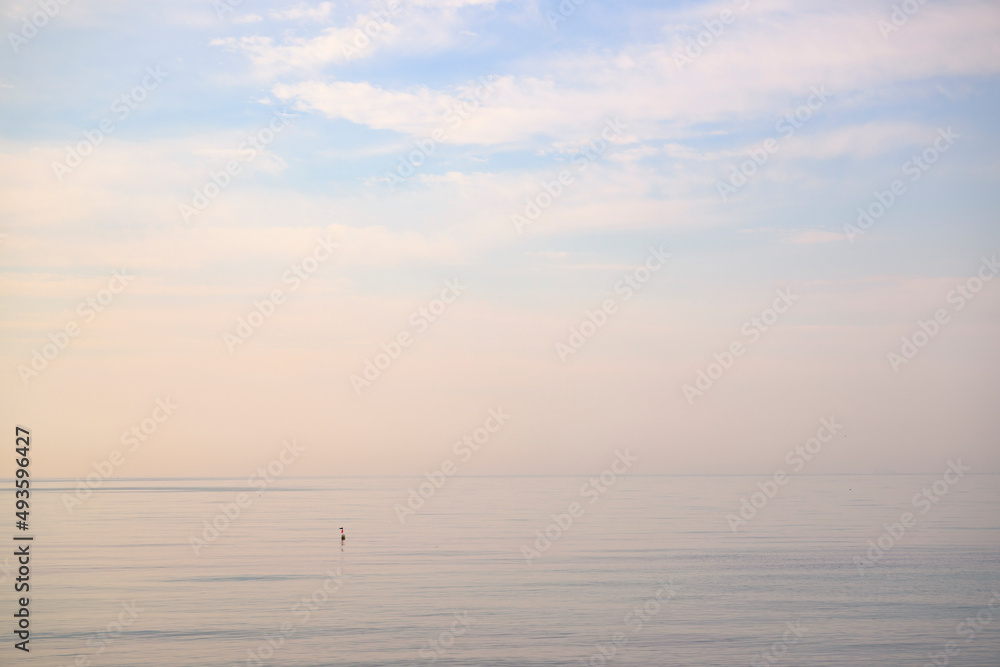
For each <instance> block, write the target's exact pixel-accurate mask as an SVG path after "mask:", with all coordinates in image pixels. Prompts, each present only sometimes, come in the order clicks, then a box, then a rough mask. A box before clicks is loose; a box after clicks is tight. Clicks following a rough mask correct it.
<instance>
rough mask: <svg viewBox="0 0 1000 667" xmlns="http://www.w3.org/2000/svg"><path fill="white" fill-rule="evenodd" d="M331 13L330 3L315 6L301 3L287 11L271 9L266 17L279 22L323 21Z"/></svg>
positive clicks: (331, 6) (331, 4)
mask: <svg viewBox="0 0 1000 667" xmlns="http://www.w3.org/2000/svg"><path fill="white" fill-rule="evenodd" d="M331 11H333V3H332V2H321V3H319V4H318V5H316V6H312V5H309V4H307V3H305V2H303V3H300V4H298V5H295V6H294V7H289V8H288V9H283V10H276V9H272V10H271V11H270V13H269V14H268V15H269V16H270V17H271V18H272V19H276V20H279V21H294V20H297V19H313V20H323V19H326V18H328V17H329V16H330V12H331Z"/></svg>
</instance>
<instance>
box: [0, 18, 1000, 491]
mask: <svg viewBox="0 0 1000 667" xmlns="http://www.w3.org/2000/svg"><path fill="white" fill-rule="evenodd" d="M900 6H901V5H897V8H896V9H895V10H894V5H893V3H892V2H889V1H888V0H886V1H874V2H873V1H870V0H864V1H860V0H859V1H854V0H838V1H837V2H811V3H795V2H788V1H784V0H737V1H736V2H731V1H724V2H646V1H641V0H632V1H628V2H621V3H611V2H597V1H596V0H580V1H579V2H574V1H573V0H564V1H563V3H562V5H560V3H559V2H557V1H556V0H506V1H505V0H493V1H490V0H398V1H396V2H385V1H383V0H376V1H374V2H368V1H348V2H314V3H298V2H261V1H258V0H243V1H242V2H239V1H238V0H228V1H227V2H224V1H223V0H218V1H217V2H214V3H213V2H212V0H170V1H169V2H167V1H160V0H149V1H146V2H127V1H125V0H86V1H85V0H69V1H68V2H66V3H65V4H62V3H61V2H60V1H59V0H45V1H43V2H28V1H18V2H5V3H3V7H2V9H0V12H2V17H0V19H2V21H3V24H2V32H3V35H4V44H3V45H2V47H0V109H2V112H0V113H2V120H3V123H2V126H0V128H2V129H0V202H2V204H0V234H3V236H2V240H0V257H2V261H3V264H2V266H3V268H2V274H0V285H2V290H0V294H2V299H3V310H2V313H3V319H2V337H3V345H2V350H0V365H2V367H3V369H4V371H3V373H2V374H0V377H2V380H0V382H2V387H3V396H4V413H5V414H6V415H7V422H8V424H11V425H13V424H18V425H22V426H27V427H28V428H31V429H32V433H33V434H34V435H35V442H36V445H35V448H36V451H35V458H34V459H33V462H32V465H33V466H34V474H35V475H39V476H45V477H66V478H74V479H75V478H83V477H85V476H86V475H87V474H88V473H91V472H93V470H94V468H93V466H94V464H95V463H98V464H99V463H100V462H101V461H104V460H107V459H108V457H109V456H111V455H112V453H113V452H115V451H116V450H119V451H120V452H121V453H122V460H123V462H122V463H120V464H116V466H117V467H116V469H115V472H114V475H115V476H118V477H159V476H174V475H183V476H212V475H225V476H233V477H244V476H247V475H249V474H251V473H252V472H253V471H254V470H255V469H256V468H257V467H258V466H260V465H262V464H265V463H267V462H268V461H269V460H271V459H272V458H274V457H275V456H276V455H277V454H278V453H279V451H280V450H281V442H282V441H283V440H286V439H295V440H296V441H297V442H299V443H300V444H303V445H305V447H306V452H305V453H304V454H303V455H302V457H301V459H299V461H297V462H296V463H295V464H294V466H291V467H290V470H289V472H288V474H295V475H313V474H315V475H338V474H344V475H346V474H400V475H414V474H416V475H419V474H422V473H424V472H429V471H432V470H434V469H437V468H438V467H439V466H440V465H441V464H442V462H443V461H445V460H448V459H451V460H453V461H454V462H455V463H457V464H458V468H459V472H460V474H471V475H475V474H507V473H516V474H562V473H566V474H576V473H589V472H595V471H599V470H601V469H603V468H605V467H607V466H608V465H609V464H610V463H611V462H612V460H613V459H614V456H615V455H614V451H615V450H616V449H619V448H628V449H629V450H630V451H631V452H632V453H633V454H634V455H636V456H638V459H639V460H638V463H637V464H636V466H635V468H634V471H635V472H636V473H647V474H653V473H755V474H756V473H770V472H772V471H774V470H777V469H780V468H784V467H787V465H786V463H785V455H786V452H788V451H789V450H791V449H793V448H794V447H795V446H796V445H802V444H803V443H805V442H806V441H807V439H808V438H810V437H812V436H813V435H815V434H816V432H817V428H818V427H819V426H820V420H821V419H822V418H826V419H830V418H835V419H836V420H838V421H839V422H840V423H842V424H843V427H842V429H841V430H839V432H838V433H837V435H836V438H835V439H834V440H833V441H832V442H830V443H828V444H827V445H826V446H825V447H824V448H823V450H822V453H821V454H818V455H817V456H816V457H815V459H814V460H813V461H811V462H810V463H809V465H808V467H807V468H806V469H805V470H804V471H803V472H806V473H830V472H862V473H869V472H873V471H876V470H878V471H893V472H934V473H936V472H939V471H942V470H944V469H945V468H946V467H947V461H948V460H949V459H955V458H961V460H962V461H963V463H964V464H965V465H970V466H972V468H973V472H992V473H995V472H1000V458H998V453H997V452H998V448H997V447H996V444H997V439H998V437H1000V418H998V415H997V409H996V397H997V396H998V395H1000V380H998V376H997V369H998V368H1000V352H998V346H997V343H998V341H1000V280H995V281H994V280H982V279H981V278H975V279H973V280H971V281H970V278H973V277H974V276H976V275H977V272H978V273H979V275H980V276H982V278H990V279H991V278H992V277H993V276H994V273H995V272H996V271H1000V268H996V265H995V261H996V260H995V259H993V258H996V257H998V256H1000V226H998V219H997V213H998V204H1000V188H998V187H997V186H998V178H1000V150H998V149H1000V127H998V123H997V120H996V119H997V118H998V117H1000V95H998V93H1000V86H998V74H1000V39H998V35H1000V6H998V5H997V4H996V3H995V2H976V1H956V2H948V1H946V0H930V1H928V2H926V3H923V4H918V3H917V2H916V1H915V0H914V2H913V3H912V5H910V4H907V8H908V9H909V10H911V12H912V13H911V14H906V13H905V12H904V11H903V10H902V9H900V8H899V7H900ZM44 7H49V11H50V13H52V14H54V15H52V16H51V17H50V16H47V15H45V14H44ZM560 7H561V9H560ZM53 8H55V9H53ZM894 11H895V14H894ZM32 17H34V18H32ZM32 20H34V21H35V22H36V24H41V27H38V28H37V29H36V27H35V26H34V25H31V24H30V21H32ZM108 130H110V132H108ZM276 130H277V131H276ZM248 137H250V138H251V139H250V140H248ZM914 158H916V159H914ZM227 169H229V170H230V171H229V172H228V173H227V171H226V170H227ZM740 170H742V171H740ZM560 177H561V178H562V179H563V180H562V182H560ZM219 184H221V187H220V185H219ZM893 188H895V192H894V191H893ZM202 197H204V199H202ZM880 200H881V203H880ZM203 205H204V206H203ZM536 207H537V208H536ZM859 208H862V209H864V210H868V211H870V212H871V214H872V218H870V222H868V221H866V220H864V219H863V220H862V223H863V226H859V225H858V222H857V221H858V217H859V213H858V209H859ZM317 239H320V241H321V243H320V242H318V241H317ZM318 243H319V245H318ZM333 246H335V247H333ZM329 247H333V249H332V251H330V250H327V248H329ZM654 251H655V252H654ZM656 253H659V255H657V254H656ZM668 253H669V255H670V256H669V258H667V259H663V258H662V257H663V256H664V255H665V254H668ZM657 256H659V257H660V259H656V257H657ZM307 258H311V259H307ZM984 258H985V260H986V261H985V263H984ZM647 261H648V262H649V264H647V265H646V266H647V267H649V266H652V267H655V269H656V270H651V269H649V268H646V269H637V268H636V267H639V266H640V265H643V264H644V263H645V262H647ZM991 262H993V263H991ZM303 266H305V270H304V269H303V268H302V267H303ZM991 267H992V268H991ZM310 268H311V269H313V270H312V272H311V273H308V277H306V278H304V279H303V277H302V276H306V275H307V271H308V270H309V269H310ZM116 271H117V272H119V273H120V272H122V271H124V272H125V275H126V276H131V278H128V279H124V280H123V279H116V280H115V281H112V276H113V274H114V272H116ZM296 272H298V273H301V276H300V275H298V273H296ZM629 281H632V282H634V283H635V284H636V285H637V287H635V288H634V289H633V288H632V287H628V285H629ZM109 284H110V287H111V289H109ZM449 285H450V287H449ZM102 290H107V291H104V292H102ZM115 290H117V291H115ZM275 290H279V291H280V294H279V295H278V296H279V298H278V301H279V303H277V305H275V304H273V303H272V304H271V305H270V306H269V305H268V304H266V303H264V304H263V305H260V306H258V307H259V308H260V310H263V311H266V312H269V313H270V316H269V317H267V318H264V317H263V316H259V317H258V316H252V315H251V312H252V311H253V310H254V309H255V303H257V304H261V303H263V301H264V300H265V299H270V298H271V296H272V294H273V293H274V292H275ZM779 290H780V291H781V292H782V293H783V294H785V295H786V297H785V300H784V301H782V300H781V297H780V296H778V294H777V291H779ZM977 290H978V291H977ZM963 292H964V293H965V294H966V296H962V294H963ZM442 294H444V295H445V297H447V299H448V300H450V301H451V303H447V304H446V303H445V302H444V301H437V302H436V301H435V299H440V298H441V297H442ZM789 295H790V296H789ZM627 296H628V298H626V297H627ZM88 299H91V300H96V301H95V303H97V304H98V305H99V306H100V307H101V310H100V312H98V311H97V308H96V307H95V306H93V304H91V305H87V300H88ZM101 299H104V301H105V302H106V303H104V304H101V302H100V300H101ZM606 303H610V308H609V311H611V312H610V314H607V313H603V314H597V313H596V311H598V310H600V309H602V307H603V305H605V304H606ZM789 303H790V304H791V305H788V304H789ZM81 304H82V305H81ZM773 306H777V307H778V309H780V310H784V311H785V312H782V313H778V312H777V310H775V311H768V309H769V308H772V307H773ZM421 308H424V309H427V312H428V313H430V314H432V315H433V318H434V321H433V322H432V321H430V318H429V317H426V316H425V315H421V314H420V309H421ZM271 311H273V312H271ZM442 311H443V312H442ZM588 311H589V312H590V313H591V314H592V319H594V320H597V321H598V322H599V323H600V324H601V326H597V325H593V326H591V325H589V324H588V325H585V324H584V323H585V322H587V321H588V314H587V313H588ZM435 312H436V313H438V314H436V315H434V314H433V313H435ZM935 317H938V320H937V321H935ZM241 318H242V319H243V320H244V321H247V323H248V324H247V325H244V328H243V330H242V331H243V333H244V334H245V333H249V335H248V336H243V335H241V333H240V326H241V325H240V324H239V322H240V319H241ZM248 318H249V319H248ZM752 318H756V320H754V319H752ZM762 318H763V319H762ZM261 321H262V322H263V323H262V324H260V326H259V327H254V326H252V322H257V323H260V322H261ZM921 321H923V322H924V325H923V326H924V328H923V330H922V329H921V325H920V324H919V323H920V322H921ZM755 322H760V324H759V325H758V324H757V323H755ZM765 322H770V324H765ZM67 326H69V327H70V329H72V330H73V331H76V334H75V335H72V336H71V335H70V334H66V335H65V337H62V334H60V333H59V332H65V331H66V330H67ZM246 327H249V328H246ZM573 329H576V331H577V332H578V333H577V334H573V333H572V330H573ZM585 334H590V335H585ZM401 335H402V338H403V340H409V341H410V343H409V344H408V345H407V346H406V347H401V348H400V350H399V354H398V357H397V358H395V359H392V360H391V363H389V362H390V360H389V358H388V357H384V358H381V359H379V358H378V355H379V354H380V353H382V351H383V347H382V346H383V345H385V346H386V347H387V348H388V349H389V350H390V351H393V350H395V348H394V347H393V346H392V345H391V344H390V343H391V342H392V341H394V340H399V339H400V336H401ZM904 337H905V338H906V339H907V340H908V341H910V343H913V344H914V347H913V348H908V347H907V344H904V343H903V340H902V339H903V338H904ZM914 340H916V343H921V342H922V343H923V345H917V344H916V343H914ZM60 341H62V343H64V345H62V349H58V348H59V347H60ZM234 341H238V342H234ZM734 342H738V343H740V345H741V346H737V349H740V350H742V352H740V354H739V355H738V356H735V357H733V358H732V359H731V360H730V358H728V357H727V356H726V355H727V354H729V350H730V349H731V347H732V345H733V343H734ZM46 345H48V346H49V347H48V349H47V350H46V349H45V348H46ZM907 350H908V351H909V352H907ZM890 353H891V354H890ZM892 355H898V356H892ZM46 356H48V357H51V358H45V357H46ZM33 359H34V361H33ZM715 359H719V361H714V360H715ZM730 361H731V363H730ZM366 362H371V363H372V364H375V363H376V362H378V363H380V364H381V365H383V366H387V367H384V368H383V369H381V370H380V371H379V373H378V376H377V377H375V373H374V371H373V370H371V369H370V370H369V371H368V373H369V375H368V378H369V380H365V382H360V381H359V380H358V379H357V378H361V379H364V372H365V367H366ZM33 363H34V366H32V364H33ZM713 363H718V364H720V365H719V366H717V367H712V364H713ZM723 366H727V367H726V368H723ZM700 373H705V374H706V375H705V376H704V377H701V376H700ZM709 373H711V374H713V375H715V376H716V377H715V378H714V379H711V380H710V379H709V377H708V374H709ZM352 375H354V376H357V378H356V379H355V380H353V381H352ZM372 378H374V379H372ZM699 378H701V379H699ZM369 382H370V383H369ZM699 382H700V384H699ZM685 385H688V388H687V389H685ZM695 390H697V391H695ZM167 398H169V399H170V400H171V401H172V402H173V403H174V404H176V406H177V407H176V408H173V409H172V412H173V413H172V414H171V415H169V416H168V417H166V418H165V419H163V420H162V423H157V422H155V421H152V419H153V416H154V413H155V414H156V415H157V416H159V417H164V412H163V411H162V409H161V410H160V411H159V412H157V411H156V406H157V399H161V400H165V399H167ZM498 408H502V409H503V411H505V413H507V414H509V420H508V421H507V423H505V424H503V425H502V426H501V427H500V428H499V430H497V432H496V433H495V434H493V435H491V436H490V439H489V441H488V442H487V443H486V444H484V445H483V446H482V448H481V451H479V452H477V453H476V454H475V455H474V456H473V457H471V459H470V460H469V461H464V460H462V459H461V458H460V457H459V456H457V455H456V453H455V450H453V443H454V442H455V441H456V440H459V439H461V438H462V436H463V435H468V434H473V433H474V432H475V429H477V428H479V427H482V426H483V425H484V423H486V420H487V417H488V416H489V410H491V409H494V410H495V409H498ZM143 420H146V426H147V433H146V434H145V436H144V437H145V440H144V441H143V442H142V443H141V446H138V447H136V448H135V449H134V450H132V451H129V448H128V447H127V446H126V445H125V444H124V442H123V434H124V433H126V432H127V431H129V429H131V428H133V427H138V428H139V429H140V431H141V428H142V427H141V425H142V423H143ZM154 427H155V430H154ZM11 431H13V426H11ZM11 440H13V436H11ZM4 465H5V466H7V465H9V461H8V463H5V464H4ZM0 474H4V475H6V474H7V473H5V472H2V471H0Z"/></svg>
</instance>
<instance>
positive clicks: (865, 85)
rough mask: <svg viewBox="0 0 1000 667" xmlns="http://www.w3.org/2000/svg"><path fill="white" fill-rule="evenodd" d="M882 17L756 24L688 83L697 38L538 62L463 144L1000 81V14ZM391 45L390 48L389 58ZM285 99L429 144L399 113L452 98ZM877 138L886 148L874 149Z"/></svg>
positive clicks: (975, 9) (673, 128)
mask: <svg viewBox="0 0 1000 667" xmlns="http://www.w3.org/2000/svg"><path fill="white" fill-rule="evenodd" d="M706 17H710V12H709V13H707V14H706ZM880 17H881V14H880V13H879V12H878V11H875V10H874V9H871V8H855V7H848V8H845V9H842V10H839V11H825V12H823V13H822V16H820V14H818V13H796V14H792V13H789V12H786V11H784V7H783V6H781V5H779V6H777V7H776V8H772V9H767V8H766V7H765V8H763V9H760V10H758V11H756V13H755V12H754V11H748V12H747V13H746V14H744V15H741V16H740V17H739V19H738V21H737V22H736V24H734V26H733V27H731V28H730V29H729V30H728V31H727V32H725V33H724V34H722V35H721V36H719V37H718V38H716V39H715V40H714V42H713V43H712V44H711V45H710V46H709V47H707V48H706V49H705V51H704V54H703V55H701V56H700V57H699V58H697V59H696V60H695V61H694V62H692V63H690V64H688V65H686V66H684V67H683V68H682V69H679V68H678V65H677V63H676V62H675V59H674V56H675V55H676V54H677V53H680V52H681V50H682V49H683V48H684V47H685V46H686V41H685V40H686V39H687V38H688V37H689V36H690V34H689V33H690V30H688V29H686V28H676V30H675V31H673V32H671V33H670V34H667V35H666V36H665V38H664V40H663V41H660V42H655V43H646V44H639V45H630V46H622V47H620V48H618V49H608V50H606V51H603V52H594V51H590V52H582V51H581V52H573V51H560V52H557V53H556V54H554V55H552V54H545V55H542V56H536V57H535V59H533V60H530V61H525V62H523V63H520V64H519V65H518V67H519V68H520V69H522V70H530V73H529V72H527V71H522V72H520V73H507V74H506V76H505V81H506V84H505V86H504V87H503V89H502V90H501V91H500V92H499V93H498V94H497V96H496V98H491V99H490V100H488V101H487V102H486V103H484V105H483V108H482V109H481V110H480V111H478V112H477V114H476V115H475V117H474V121H473V122H471V123H470V126H469V128H468V129H466V130H465V131H464V133H465V134H464V136H465V137H466V140H467V141H469V142H476V143H488V144H496V143H505V142H514V141H523V140H526V139H529V138H532V137H538V136H548V137H553V138H555V139H556V140H566V139H567V138H570V137H579V135H580V134H581V133H585V132H586V131H587V128H588V127H594V126H599V125H600V122H601V120H602V118H605V117H607V116H609V115H616V114H620V115H622V116H624V117H626V118H628V119H629V120H630V121H631V123H632V127H633V128H635V129H636V130H637V132H638V133H639V134H640V137H641V138H642V139H653V138H659V139H666V138H671V137H675V136H676V134H677V133H678V131H680V132H690V130H691V129H692V128H693V127H705V126H706V125H708V124H717V123H722V122H732V121H745V120H746V119H748V118H755V117H758V118H760V117H762V118H767V119H770V118H776V117H778V115H779V114H780V113H781V112H782V111H783V110H784V109H786V108H787V107H788V106H789V105H792V106H796V105H799V104H802V103H803V102H804V101H805V99H806V98H807V97H808V96H809V95H810V88H811V87H812V86H816V85H820V84H824V85H825V86H826V87H827V89H828V90H829V91H830V93H831V94H832V96H833V99H832V101H831V102H829V103H828V104H830V105H831V106H833V107H835V106H836V105H843V106H850V105H854V106H857V105H859V104H862V105H863V104H864V103H865V99H866V97H870V96H873V95H884V94H885V88H886V86H890V85H893V84H898V83H905V82H912V81H920V80H930V79H932V78H934V77H940V76H983V75H990V74H995V73H997V72H1000V57H998V47H997V45H996V40H995V35H996V34H997V32H1000V14H998V12H997V11H996V10H995V8H993V7H991V6H989V5H986V4H983V3H961V4H957V5H952V6H948V7H946V8H945V7H940V8H939V7H936V6H931V5H927V6H925V7H923V8H922V9H921V14H920V16H919V17H916V18H914V19H913V20H911V22H910V23H909V24H907V25H906V27H905V29H904V30H901V31H900V32H899V33H895V34H893V35H892V39H891V40H885V39H883V38H882V37H881V35H880V34H879V33H878V30H877V29H876V27H875V22H876V20H877V19H878V18H880ZM819 19H821V20H819ZM400 30H402V28H400ZM394 35H395V36H398V33H394ZM324 39H327V38H324ZM254 40H258V41H254ZM390 42H391V40H389V41H384V42H381V43H382V44H383V45H384V46H385V47H386V48H390V47H391V46H392V45H391V43H390ZM373 43H374V42H373ZM243 48H244V49H246V50H247V51H248V52H250V53H251V58H253V59H255V62H259V63H261V64H267V65H275V64H277V63H278V62H282V63H284V64H286V65H290V66H298V65H301V64H310V65H317V64H320V63H322V62H332V61H333V60H336V59H337V58H338V57H339V56H337V53H336V49H334V48H333V47H332V46H330V45H329V44H327V43H326V42H325V41H315V40H314V41H306V42H302V43H299V42H296V43H295V44H294V45H292V46H287V47H283V46H275V45H274V44H272V43H271V41H270V39H269V38H246V41H245V42H244V43H243ZM789 53H795V54H796V56H795V57H794V58H791V57H789V55H788V54H789ZM750 54H752V55H750ZM538 72H544V75H542V76H539V75H538V74H537V73H538ZM275 90H276V91H277V92H278V93H279V94H280V95H283V96H285V97H286V98H287V99H298V100H300V101H301V102H302V103H303V104H304V105H305V107H306V108H313V109H316V110H319V111H322V112H323V113H324V114H326V115H327V116H329V117H331V118H344V119H347V120H350V121H351V122H354V123H358V124H360V125H366V126H369V127H373V128H378V129H393V130H396V131H399V132H403V133H409V134H414V133H417V132H421V131H424V130H425V129H426V123H425V122H414V121H413V120H412V119H410V118H408V117H406V115H405V114H403V113H401V112H400V105H401V104H402V103H403V102H404V101H405V102H406V103H408V104H412V107H411V110H412V113H413V116H414V117H415V118H417V119H426V118H428V117H430V116H432V115H434V114H436V113H440V111H441V109H442V108H443V107H445V106H447V102H446V100H447V99H448V98H454V95H453V94H452V93H449V92H448V91H447V90H445V89H440V90H430V89H426V88H425V89H420V90H419V91H413V90H391V89H388V88H385V87H381V86H379V85H378V84H377V83H374V82H364V81H359V82H353V83H349V82H345V81H333V82H329V81H326V80H324V79H323V78H322V77H312V78H310V80H308V81H307V82H305V83H280V84H278V85H277V86H276V88H275ZM897 94H898V95H900V96H902V95H905V94H906V93H905V92H903V91H898V93H897ZM341 98H343V99H341ZM387 105H388V106H387ZM386 108H388V109H389V110H390V111H389V112H387V111H386ZM710 129H712V128H709V130H710ZM883 129H884V128H883ZM910 129H912V128H910ZM899 131H901V132H907V131H909V130H906V129H902V130H899ZM865 132H867V133H868V134H867V135H866V134H865ZM879 132H880V128H878V127H870V128H867V129H866V130H857V131H856V132H855V134H854V136H847V135H845V136H843V137H840V138H836V137H831V138H829V139H828V144H827V145H826V146H818V145H815V146H813V147H812V149H813V150H815V151H826V153H827V154H836V153H837V152H838V151H844V150H848V149H847V146H848V143H850V142H853V141H858V142H859V143H858V144H856V145H857V146H860V147H870V148H871V150H876V147H877V146H879V145H881V144H883V143H886V142H888V141H892V140H895V139H896V138H898V137H896V138H893V137H886V136H878V135H879ZM871 138H875V139H876V141H875V142H874V143H872V142H868V141H867V139H871ZM838 142H839V143H838ZM858 150H859V149H858V148H855V149H854V151H853V152H854V153H858Z"/></svg>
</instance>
